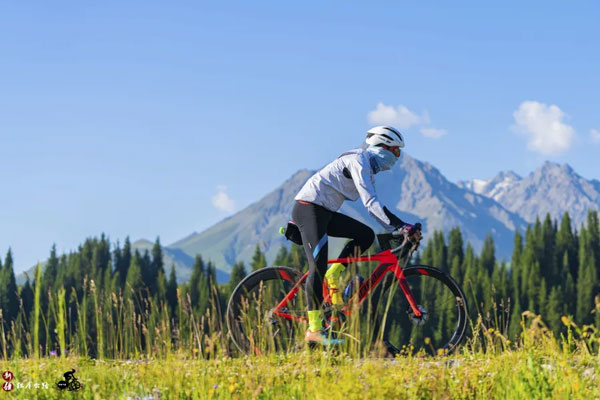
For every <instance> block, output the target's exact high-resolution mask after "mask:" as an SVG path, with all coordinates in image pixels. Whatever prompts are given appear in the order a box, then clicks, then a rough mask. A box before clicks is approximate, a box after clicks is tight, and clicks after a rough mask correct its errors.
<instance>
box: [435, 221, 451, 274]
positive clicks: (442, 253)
mask: <svg viewBox="0 0 600 400" xmlns="http://www.w3.org/2000/svg"><path fill="white" fill-rule="evenodd" d="M433 265H434V266H435V267H437V268H439V269H441V270H442V271H448V248H447V247H446V240H445V239H444V233H443V232H441V231H435V232H434V233H433Z"/></svg>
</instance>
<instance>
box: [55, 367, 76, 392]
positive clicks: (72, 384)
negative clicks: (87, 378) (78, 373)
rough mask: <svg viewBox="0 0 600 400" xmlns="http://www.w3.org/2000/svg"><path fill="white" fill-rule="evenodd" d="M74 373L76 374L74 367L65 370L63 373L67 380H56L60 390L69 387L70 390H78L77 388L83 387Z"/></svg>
mask: <svg viewBox="0 0 600 400" xmlns="http://www.w3.org/2000/svg"><path fill="white" fill-rule="evenodd" d="M74 374H75V370H74V369H72V370H70V371H67V372H65V373H64V374H63V376H64V377H65V380H64V381H58V382H56V386H58V388H59V389H60V390H64V389H68V390H70V391H76V390H79V389H81V383H79V381H78V380H77V378H75V375H74Z"/></svg>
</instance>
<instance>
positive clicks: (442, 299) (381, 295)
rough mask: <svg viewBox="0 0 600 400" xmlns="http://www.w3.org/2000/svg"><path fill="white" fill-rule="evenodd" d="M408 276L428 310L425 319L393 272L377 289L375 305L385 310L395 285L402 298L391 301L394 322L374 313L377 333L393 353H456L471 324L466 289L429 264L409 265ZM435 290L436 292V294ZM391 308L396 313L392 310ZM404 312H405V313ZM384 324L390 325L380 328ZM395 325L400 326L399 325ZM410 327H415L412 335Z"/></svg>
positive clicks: (406, 272)
mask: <svg viewBox="0 0 600 400" xmlns="http://www.w3.org/2000/svg"><path fill="white" fill-rule="evenodd" d="M404 275H405V277H406V279H407V282H408V284H409V287H410V288H411V291H412V292H413V295H414V297H415V300H416V301H417V304H419V305H420V306H421V307H423V309H424V310H425V311H426V314H425V319H423V318H421V319H418V318H415V317H414V314H412V310H410V307H409V306H408V302H407V300H406V297H405V296H404V294H403V293H402V291H401V290H400V288H399V287H398V285H397V283H396V282H397V281H396V280H395V278H393V276H391V274H390V275H388V276H386V278H384V279H385V282H383V284H382V285H380V289H379V288H378V289H379V291H377V290H376V291H375V292H374V293H375V294H374V295H373V296H372V299H371V301H372V304H371V307H379V309H380V310H382V308H381V307H382V304H384V303H386V301H388V299H389V298H391V297H393V296H395V294H394V295H392V296H390V289H391V288H395V289H396V288H397V291H396V293H397V294H398V295H397V296H398V297H399V298H400V299H401V300H398V299H397V297H394V298H393V300H391V301H388V302H389V303H390V304H391V306H390V307H389V308H388V310H387V316H386V319H388V318H389V322H391V323H390V324H388V321H387V320H386V321H385V322H384V321H382V313H381V312H379V313H378V312H375V313H374V314H375V315H374V316H375V318H374V319H375V321H374V322H375V323H374V329H373V331H374V335H375V336H378V338H379V339H380V340H383V342H384V343H385V345H386V346H387V347H388V351H390V352H391V353H392V354H394V353H405V354H406V353H410V352H418V351H420V350H422V349H423V350H425V353H428V354H432V355H436V354H449V353H452V352H453V351H455V350H456V349H457V347H458V346H459V345H460V343H461V342H462V341H463V339H464V337H465V334H466V330H467V326H468V318H469V309H468V304H467V299H466V296H465V294H464V292H463V291H462V288H461V287H460V285H459V284H458V283H457V282H456V281H455V280H454V279H453V278H452V277H451V276H450V275H449V274H447V273H446V272H444V271H442V270H440V269H438V268H435V267H430V266H427V265H414V266H408V267H407V268H405V269H404ZM416 282H419V283H416ZM431 293H436V295H435V296H432V295H431ZM382 301H383V303H382ZM453 306H454V307H453ZM372 309H375V308H372ZM390 309H393V310H394V312H391V313H390ZM398 311H401V312H398ZM402 312H404V313H405V315H404V316H403V315H402ZM383 313H384V314H385V313H386V311H383ZM411 314H412V316H411ZM384 323H385V325H387V326H384V329H383V332H381V330H380V328H381V325H382V324H384ZM394 325H395V326H396V327H397V326H400V328H395V327H394ZM406 326H410V327H411V329H410V333H409V334H408V330H407V329H406ZM403 328H404V330H402V329H403ZM394 329H395V330H396V331H400V334H398V332H396V334H395V335H392V332H390V331H392V330H394ZM392 336H395V337H392ZM419 341H420V342H419Z"/></svg>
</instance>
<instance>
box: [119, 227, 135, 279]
mask: <svg viewBox="0 0 600 400" xmlns="http://www.w3.org/2000/svg"><path fill="white" fill-rule="evenodd" d="M131 257H132V256H131V242H129V236H127V237H126V238H125V243H124V244H123V250H122V251H121V260H120V261H121V262H120V263H119V264H118V265H116V268H117V272H119V276H120V277H121V286H122V287H123V286H124V284H125V282H126V280H127V272H128V269H129V266H130V265H131Z"/></svg>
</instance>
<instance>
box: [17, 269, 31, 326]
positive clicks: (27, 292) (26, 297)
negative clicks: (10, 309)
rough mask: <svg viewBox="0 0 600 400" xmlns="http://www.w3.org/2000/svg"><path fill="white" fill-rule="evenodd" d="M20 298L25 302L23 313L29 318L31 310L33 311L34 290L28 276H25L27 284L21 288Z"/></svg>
mask: <svg viewBox="0 0 600 400" xmlns="http://www.w3.org/2000/svg"><path fill="white" fill-rule="evenodd" d="M19 296H20V297H21V301H22V302H23V313H24V314H25V316H26V317H29V315H30V314H31V310H32V309H33V288H32V287H31V282H30V281H29V276H28V275H27V274H25V284H24V285H23V286H22V287H21V292H20V293H19Z"/></svg>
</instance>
